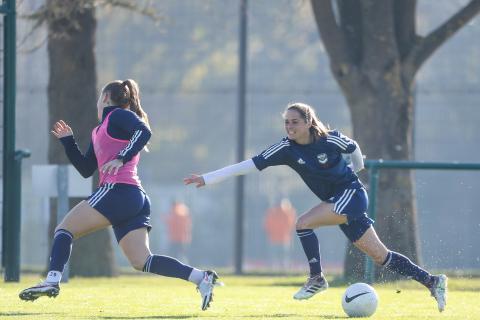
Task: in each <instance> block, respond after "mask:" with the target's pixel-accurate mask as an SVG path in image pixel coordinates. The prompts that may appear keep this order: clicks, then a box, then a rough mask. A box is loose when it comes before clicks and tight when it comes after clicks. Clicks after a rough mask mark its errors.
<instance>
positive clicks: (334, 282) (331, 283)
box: [255, 277, 353, 287]
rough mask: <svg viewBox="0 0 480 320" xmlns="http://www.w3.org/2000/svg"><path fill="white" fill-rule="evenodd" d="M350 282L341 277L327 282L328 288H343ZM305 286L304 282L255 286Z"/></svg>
mask: <svg viewBox="0 0 480 320" xmlns="http://www.w3.org/2000/svg"><path fill="white" fill-rule="evenodd" d="M352 283H353V282H352V281H347V280H345V279H344V278H343V277H335V278H333V279H329V280H328V285H329V286H330V287H344V286H347V285H350V284H352ZM304 284H305V282H304V281H291V282H286V281H282V280H280V281H274V282H271V283H265V284H256V285H255V286H258V287H301V286H303V285H304Z"/></svg>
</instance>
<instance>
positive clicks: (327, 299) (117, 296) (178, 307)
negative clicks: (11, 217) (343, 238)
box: [0, 276, 480, 320]
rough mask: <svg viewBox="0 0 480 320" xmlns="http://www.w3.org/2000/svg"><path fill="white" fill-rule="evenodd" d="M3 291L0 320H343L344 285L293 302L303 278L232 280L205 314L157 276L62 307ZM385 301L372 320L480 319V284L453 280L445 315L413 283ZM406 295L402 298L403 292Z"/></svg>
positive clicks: (113, 284)
mask: <svg viewBox="0 0 480 320" xmlns="http://www.w3.org/2000/svg"><path fill="white" fill-rule="evenodd" d="M38 280H39V279H38V277H32V276H24V277H22V281H21V283H1V284H0V319H2V320H3V319H12V320H17V319H29V320H31V319H35V320H36V319H274V318H282V319H341V318H347V317H346V315H345V314H344V313H343V310H342V307H341V301H340V300H341V296H342V294H343V291H344V290H345V288H346V286H345V285H339V286H332V287H331V288H330V289H328V290H327V291H326V292H324V293H321V294H319V295H317V296H315V297H313V298H312V299H310V300H308V301H295V300H293V299H292V294H293V293H294V292H295V291H296V290H297V288H298V287H299V286H300V285H301V284H302V283H303V280H304V279H303V277H286V276H285V277H234V276H225V277H222V278H221V280H222V281H223V282H225V286H224V287H217V288H216V289H215V298H214V301H213V302H212V305H211V308H210V309H208V310H207V311H201V310H200V296H199V294H198V293H197V292H196V291H195V288H194V286H193V285H192V284H190V283H188V282H184V281H181V280H176V279H167V278H162V277H154V276H122V277H118V278H113V279H110V278H109V279H106V278H74V279H72V280H71V281H70V282H69V283H68V284H64V285H63V286H62V291H61V294H60V295H59V296H58V297H57V298H56V299H50V298H45V297H43V298H39V299H38V300H37V301H35V302H33V303H32V302H23V301H21V300H20V299H19V298H18V292H19V291H20V290H21V289H23V288H25V287H27V286H30V285H32V284H35V283H36V282H37V281H38ZM375 288H376V290H377V293H378V295H379V297H380V301H379V306H378V309H377V312H376V313H375V314H374V315H373V316H372V317H371V318H372V319H480V279H478V278H476V279H465V278H455V279H450V280H449V296H448V298H449V300H448V305H447V309H446V311H445V312H443V313H441V314H440V313H439V312H438V311H437V306H436V303H435V301H434V299H433V298H431V297H430V296H429V292H428V291H427V290H426V289H424V288H423V287H421V286H420V285H418V284H416V283H415V282H413V281H404V282H397V283H391V284H382V285H375ZM399 291H400V292H399Z"/></svg>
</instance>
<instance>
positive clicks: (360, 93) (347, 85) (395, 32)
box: [311, 0, 480, 279]
mask: <svg viewBox="0 0 480 320" xmlns="http://www.w3.org/2000/svg"><path fill="white" fill-rule="evenodd" d="M416 4H417V2H416V0H337V1H331V0H311V5H312V9H313V13H314V16H315V20H316V23H317V27H318V30H319V33H320V37H321V39H322V42H323V44H324V47H325V49H326V51H327V54H328V56H329V59H330V68H331V71H332V73H333V76H334V77H335V79H336V81H337V83H338V84H339V86H340V88H341V90H342V92H343V94H344V96H345V98H346V100H347V103H348V106H349V109H350V114H351V120H352V124H353V135H354V137H355V139H356V140H357V141H359V143H360V145H361V146H362V150H363V151H364V153H365V154H367V155H368V157H369V158H373V159H377V158H383V159H399V160H412V159H413V156H412V155H413V138H412V137H413V134H412V133H413V125H414V123H413V120H414V119H413V114H414V112H413V111H414V107H415V105H414V99H413V88H414V83H415V75H416V73H417V72H418V70H419V69H420V67H421V66H422V65H423V63H424V62H425V61H426V60H427V59H428V58H429V57H430V56H431V55H432V54H433V53H434V52H435V50H436V49H438V48H439V47H440V46H441V45H442V44H443V43H445V41H447V40H448V39H449V38H450V37H451V36H452V35H454V34H455V33H456V32H457V31H458V30H460V29H461V28H462V27H463V26H464V25H465V24H467V23H468V22H469V21H470V20H471V19H472V18H473V17H474V16H475V15H476V14H477V13H478V12H479V10H480V0H471V1H470V2H469V3H468V4H467V5H465V6H464V7H462V8H461V9H460V10H459V11H458V12H457V13H455V14H454V15H453V16H451V17H450V18H449V19H448V20H447V21H445V22H444V23H443V24H441V25H440V26H439V27H438V28H437V29H435V30H433V31H432V32H431V33H430V34H428V35H427V36H424V37H422V36H419V35H418V34H417V30H416V25H415V18H416ZM380 177H381V178H380V182H379V194H378V198H377V201H378V202H377V212H378V215H377V223H376V229H377V231H378V232H379V235H380V238H381V239H382V240H383V241H384V242H385V243H386V244H387V246H388V247H389V248H391V249H393V250H397V251H399V252H402V253H404V254H406V255H407V256H409V257H410V258H411V259H413V260H415V261H417V262H419V257H420V256H419V244H418V235H417V217H416V207H415V196H414V184H413V179H412V175H411V172H409V171H400V170H388V171H386V170H385V171H382V173H381V176H380ZM352 253H353V254H352ZM362 258H363V257H362V255H361V254H360V253H359V252H358V251H357V250H356V249H354V247H353V246H352V245H349V247H348V250H347V258H346V261H345V270H346V271H345V275H346V277H347V278H350V279H356V278H359V277H360V276H361V275H362V274H363V271H364V270H363V265H364V264H363V263H362ZM382 276H386V277H388V276H387V275H382Z"/></svg>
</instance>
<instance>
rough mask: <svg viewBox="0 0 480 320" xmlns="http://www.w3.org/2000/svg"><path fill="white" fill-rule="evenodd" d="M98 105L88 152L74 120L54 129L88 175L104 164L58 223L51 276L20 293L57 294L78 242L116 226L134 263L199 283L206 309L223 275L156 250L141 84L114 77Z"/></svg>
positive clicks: (33, 295)
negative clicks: (145, 172) (142, 163)
mask: <svg viewBox="0 0 480 320" xmlns="http://www.w3.org/2000/svg"><path fill="white" fill-rule="evenodd" d="M97 109H98V119H99V120H100V124H99V125H98V126H97V127H96V128H94V129H93V131H92V140H91V143H90V146H89V148H88V151H87V152H86V153H85V155H83V154H82V153H81V152H80V150H79V148H78V146H77V144H76V143H75V140H74V137H73V131H72V129H71V128H70V127H69V126H68V124H66V123H65V122H64V121H63V120H60V121H58V122H57V123H55V125H54V126H53V130H52V133H53V134H54V135H55V136H56V137H57V138H58V139H60V141H61V142H62V144H63V146H64V147H65V152H66V154H67V156H68V158H69V160H70V161H71V162H72V164H73V165H74V166H75V168H76V169H77V170H78V171H79V172H80V174H81V175H82V176H83V177H85V178H86V177H90V176H91V175H92V174H93V173H94V172H95V170H96V169H99V180H100V181H99V187H98V189H97V190H96V191H95V192H94V193H93V194H92V195H91V196H90V197H89V198H88V199H87V200H86V201H82V202H80V203H79V204H78V205H76V206H75V207H74V208H73V209H72V210H71V211H70V212H69V213H68V214H67V215H66V216H65V218H64V219H63V221H62V222H61V223H60V224H59V225H58V226H57V228H56V229H55V234H54V238H53V246H52V250H51V255H50V266H49V272H48V274H47V278H46V279H45V281H43V282H41V283H40V284H38V285H36V286H33V287H31V288H28V289H25V290H23V291H22V292H21V293H20V298H21V299H22V300H27V301H33V300H35V299H37V298H39V297H41V296H49V297H56V296H57V295H58V294H59V292H60V287H59V283H60V280H61V278H62V272H63V269H64V266H65V264H66V263H67V261H68V259H69V257H70V252H71V248H72V241H73V240H74V239H78V238H80V237H82V236H84V235H86V234H88V233H90V232H93V231H96V230H99V229H103V228H106V227H108V226H110V225H111V226H112V227H113V231H114V233H115V237H116V238H117V241H118V243H119V245H120V247H121V248H122V250H123V252H124V253H125V255H126V256H127V258H128V260H129V261H130V263H131V265H132V266H133V268H135V269H136V270H141V271H143V272H150V273H155V274H159V275H162V276H167V277H174V278H180V279H184V280H188V281H191V282H193V283H195V284H196V285H197V287H198V290H199V291H200V294H201V296H202V305H201V306H202V310H206V309H207V308H208V307H209V304H210V301H211V300H212V295H213V287H214V285H215V283H216V280H217V278H218V276H217V274H216V273H215V271H211V270H208V271H202V270H199V269H196V268H193V267H191V266H188V265H185V264H183V263H181V262H180V261H178V260H176V259H174V258H171V257H168V256H161V255H154V254H152V253H151V252H150V248H149V245H148V243H149V239H148V232H149V231H150V229H151V225H150V200H149V198H148V196H147V194H146V193H145V191H144V189H143V188H142V185H141V183H140V180H139V178H138V176H137V164H138V162H139V160H140V151H141V150H142V149H144V148H146V144H147V142H148V140H149V139H150V136H151V131H150V127H149V124H148V117H147V114H146V113H145V112H144V111H143V109H142V107H141V105H140V96H139V88H138V85H137V83H136V82H135V81H134V80H131V79H128V80H125V81H123V82H122V81H120V80H116V81H113V82H110V83H109V84H107V85H106V86H105V87H104V88H103V90H102V92H101V94H100V97H99V99H98V102H97Z"/></svg>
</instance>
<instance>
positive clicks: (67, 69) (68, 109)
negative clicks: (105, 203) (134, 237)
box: [47, 0, 115, 276]
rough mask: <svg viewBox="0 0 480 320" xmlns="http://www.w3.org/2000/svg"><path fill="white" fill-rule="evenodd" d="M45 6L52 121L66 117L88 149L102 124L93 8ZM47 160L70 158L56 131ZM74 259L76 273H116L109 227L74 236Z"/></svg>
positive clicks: (56, 3)
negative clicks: (92, 133)
mask: <svg viewBox="0 0 480 320" xmlns="http://www.w3.org/2000/svg"><path fill="white" fill-rule="evenodd" d="M47 6H48V8H49V12H51V14H50V17H49V20H48V35H49V39H48V58H49V72H50V74H49V84H48V107H49V124H50V126H52V125H53V124H54V123H55V122H56V121H58V120H60V119H63V120H65V121H66V122H67V123H69V124H70V126H71V127H72V129H73V130H74V133H75V139H76V141H77V143H78V144H79V146H80V148H81V149H82V150H86V148H87V146H88V143H89V142H90V139H91V138H90V134H91V130H92V129H93V128H94V127H95V125H96V124H97V123H98V122H97V116H96V115H97V111H96V95H97V94H96V91H97V81H96V68H95V56H94V48H95V29H96V20H95V9H94V8H93V7H88V8H86V9H81V10H80V9H78V8H77V10H76V11H75V10H73V11H71V8H72V5H71V3H70V2H69V1H58V0H48V1H47ZM48 160H49V163H53V164H67V163H69V161H68V159H67V157H66V156H65V152H64V150H63V147H62V146H61V143H59V142H58V141H57V139H56V138H55V137H53V135H52V136H51V138H50V141H49V150H48ZM79 200H81V199H76V201H75V202H76V203H78V201H79ZM72 201H73V199H72ZM72 201H71V202H72ZM71 205H72V203H71ZM79 257H80V258H79ZM100 257H102V258H100ZM71 262H72V263H71V268H70V272H71V274H72V275H74V274H75V275H85V276H112V275H114V274H115V264H114V259H113V248H112V244H111V236H110V232H109V231H108V230H103V231H100V232H98V233H97V234H94V235H90V236H87V237H85V239H82V241H78V243H77V241H76V242H75V243H74V249H73V252H72V259H71Z"/></svg>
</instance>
